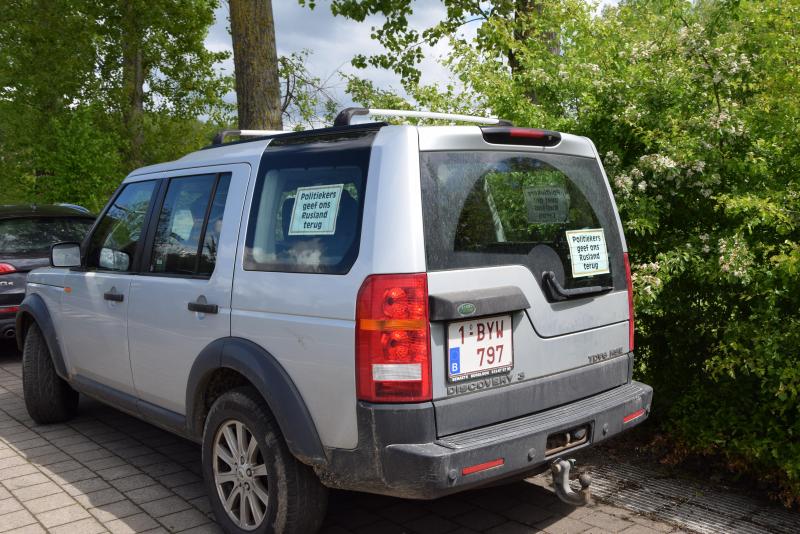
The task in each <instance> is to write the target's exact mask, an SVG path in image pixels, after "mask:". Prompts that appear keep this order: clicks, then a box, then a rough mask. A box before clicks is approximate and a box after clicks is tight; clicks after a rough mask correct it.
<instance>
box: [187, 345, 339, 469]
mask: <svg viewBox="0 0 800 534" xmlns="http://www.w3.org/2000/svg"><path fill="white" fill-rule="evenodd" d="M247 384H249V385H252V386H253V387H254V388H255V389H256V390H257V391H258V392H259V394H260V395H261V397H262V398H263V399H264V401H265V402H266V403H267V407H268V408H269V410H270V411H271V412H272V414H273V416H274V417H275V420H276V421H277V423H278V427H279V428H280V429H281V433H282V434H283V437H284V439H285V440H286V445H287V446H288V447H289V450H290V451H291V452H292V454H293V455H294V456H295V457H296V458H297V459H298V460H300V461H301V462H303V463H305V464H307V465H311V466H322V465H325V464H327V457H326V455H325V449H324V448H323V446H322V442H321V440H320V438H319V434H318V433H317V428H316V425H314V421H313V419H312V418H311V413H310V412H309V411H308V408H307V406H306V404H305V402H304V401H303V398H302V396H301V395H300V392H299V391H298V389H297V387H296V386H295V384H294V382H293V381H292V379H291V377H290V376H289V374H288V373H287V372H286V370H285V369H284V368H283V366H281V364H280V363H279V362H278V360H277V359H276V358H275V357H274V356H273V355H272V354H270V353H269V352H268V351H267V350H265V349H264V348H263V347H261V346H259V345H257V344H255V343H253V342H252V341H248V340H246V339H243V338H236V337H227V338H221V339H217V340H216V341H213V342H212V343H210V344H209V345H208V346H206V348H205V349H203V351H202V352H201V353H200V354H199V355H198V357H197V358H196V360H195V362H194V364H193V365H192V369H191V371H190V373H189V380H188V384H187V388H186V428H187V431H188V434H189V436H191V437H192V438H194V439H202V434H203V426H204V424H205V418H206V415H207V414H208V410H209V409H210V407H211V404H212V403H213V400H214V399H216V397H217V396H219V394H221V393H223V392H224V391H228V390H230V389H232V388H234V387H237V386H241V385H247ZM209 394H210V396H209Z"/></svg>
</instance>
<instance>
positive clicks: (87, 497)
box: [0, 346, 800, 534]
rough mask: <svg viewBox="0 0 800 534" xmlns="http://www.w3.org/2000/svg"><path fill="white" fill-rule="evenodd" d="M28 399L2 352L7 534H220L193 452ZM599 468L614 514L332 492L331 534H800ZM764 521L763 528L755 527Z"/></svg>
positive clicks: (110, 413)
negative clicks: (57, 414)
mask: <svg viewBox="0 0 800 534" xmlns="http://www.w3.org/2000/svg"><path fill="white" fill-rule="evenodd" d="M21 395H22V383H21V368H20V361H19V356H18V355H16V354H13V352H12V351H11V350H9V348H8V347H1V346H0V532H13V533H23V532H26V533H27V532H31V533H35V532H54V533H61V532H76V533H80V534H93V533H100V532H114V533H123V532H167V531H169V532H184V531H185V532H198V533H202V532H219V529H218V527H217V526H216V525H215V524H214V522H213V516H212V515H211V514H210V512H209V504H208V498H207V496H206V493H205V488H204V486H203V484H202V481H201V475H200V449H199V447H198V446H197V445H195V444H193V443H190V442H188V441H185V440H182V439H180V438H177V437H175V436H173V435H171V434H169V433H166V432H164V431H162V430H159V429H157V428H155V427H153V426H150V425H148V424H146V423H143V422H141V421H139V420H137V419H135V418H132V417H129V416H127V415H124V414H122V413H120V412H118V411H116V410H114V409H112V408H109V407H106V406H104V405H102V404H100V403H97V402H93V401H86V400H82V403H81V411H80V416H79V417H78V418H76V419H75V420H73V421H71V422H70V423H69V424H62V425H50V426H37V425H35V424H34V423H33V421H31V420H30V418H28V415H27V413H26V411H25V406H24V402H23V400H22V397H21ZM593 467H594V468H595V469H596V471H597V473H595V480H596V482H595V484H597V486H596V487H597V494H598V495H600V496H601V498H602V500H603V501H605V502H606V503H614V505H611V504H604V503H602V502H601V503H599V504H597V505H596V506H593V507H584V508H577V509H576V508H571V507H569V506H566V505H564V504H563V503H561V502H560V501H558V500H557V499H556V498H555V496H554V495H553V493H552V492H551V491H550V490H549V489H547V488H545V487H543V486H545V485H546V480H545V478H544V477H539V478H536V479H532V480H531V481H530V482H521V483H517V484H513V485H510V486H504V487H498V488H491V489H485V490H479V491H472V492H468V493H464V494H461V495H458V496H454V497H449V498H446V499H440V500H438V501H433V502H414V501H404V500H400V499H392V498H386V497H378V496H372V495H365V494H358V493H347V492H334V493H333V494H332V496H331V502H330V506H329V512H328V517H327V519H326V524H325V527H324V529H323V532H326V533H328V534H346V533H373V532H374V533H381V534H382V533H387V534H393V533H403V532H408V533H422V534H425V533H440V532H441V533H444V532H452V533H474V532H488V533H492V534H504V533H505V534H517V533H530V532H541V531H544V532H548V533H551V534H558V533H578V532H586V533H591V534H595V533H603V532H625V533H628V534H638V533H655V532H680V531H681V528H682V529H683V530H684V531H699V532H739V531H741V532H754V533H755V532H800V521H798V518H797V516H796V515H795V514H789V513H788V512H785V513H783V512H781V511H780V510H778V511H776V514H777V515H776V514H773V513H766V512H765V511H764V509H763V507H761V505H760V504H757V505H752V503H748V506H744V505H743V504H742V503H739V504H738V505H735V506H734V509H731V510H730V511H731V513H733V515H730V516H726V515H725V511H724V507H723V509H719V506H717V510H716V511H714V509H711V508H708V507H706V508H702V507H701V508H691V506H690V505H691V504H692V503H694V502H695V500H696V499H693V498H692V497H696V496H697V495H698V493H697V491H696V490H692V491H691V492H687V490H686V486H685V485H683V484H682V483H678V484H677V485H673V486H670V485H669V483H668V482H665V481H662V482H661V487H662V490H659V491H657V492H655V493H651V494H648V493H646V492H645V493H642V492H632V488H634V489H635V484H636V481H639V482H641V483H643V482H644V478H646V474H645V475H643V474H642V472H639V471H636V470H635V469H633V468H630V469H632V471H631V472H630V473H623V474H620V472H619V471H618V470H612V469H610V468H609V467H608V466H603V465H602V462H599V463H598V464H597V465H595V466H593ZM604 470H605V471H604ZM598 474H599V476H598ZM615 477H617V478H615ZM623 478H624V480H625V481H630V480H632V481H633V486H632V485H631V484H625V485H624V484H622V479H623ZM626 491H627V492H628V493H627V494H626V493H625V492H626ZM670 492H672V493H670ZM684 494H686V495H688V496H689V497H690V498H685V499H684V498H682V497H681V496H682V495H684ZM700 494H702V491H701V492H700ZM654 499H655V500H654ZM658 499H660V500H658ZM670 499H672V500H670ZM715 502H716V501H715ZM721 502H722V504H723V505H724V504H725V500H724V499H722V501H721ZM648 503H649V504H648ZM743 506H744V508H743ZM687 507H688V508H687ZM698 510H699V511H698ZM737 511H738V515H737V514H736V513H734V512H737ZM743 511H747V515H746V517H745V519H746V520H742V521H739V519H738V518H739V516H740V515H741V514H742V512H743ZM767 512H769V510H767ZM706 513H708V514H709V515H708V518H709V519H708V521H707V520H706ZM759 513H760V514H762V515H763V516H764V517H765V518H767V519H768V520H765V521H766V523H765V522H763V521H762V522H761V523H758V522H757V521H756V522H754V521H751V520H749V519H747V518H748V517H750V516H751V515H752V516H754V517H758V514H759ZM669 514H672V515H669ZM781 514H783V515H781ZM776 517H777V518H778V519H775V518H776ZM770 521H771V523H770Z"/></svg>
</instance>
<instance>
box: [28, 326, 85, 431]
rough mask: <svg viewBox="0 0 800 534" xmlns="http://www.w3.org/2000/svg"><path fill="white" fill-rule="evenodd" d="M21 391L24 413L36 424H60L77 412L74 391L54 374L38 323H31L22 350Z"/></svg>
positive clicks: (76, 394)
mask: <svg viewBox="0 0 800 534" xmlns="http://www.w3.org/2000/svg"><path fill="white" fill-rule="evenodd" d="M22 391H23V394H24V397H25V407H26V408H27V409H28V415H30V416H31V418H32V419H33V420H34V421H36V422H37V423H38V424H40V425H46V424H50V423H63V422H64V421H68V420H70V419H72V418H73V417H75V414H76V413H78V392H77V391H75V390H74V389H72V388H71V387H70V386H69V384H67V382H66V381H64V380H63V379H62V378H61V377H60V376H58V375H57V374H56V368H55V366H54V365H53V358H52V357H51V356H50V350H49V349H48V348H47V342H45V340H44V336H43V335H42V331H41V330H40V329H39V325H37V324H36V323H33V324H31V325H30V327H28V331H27V332H26V335H25V346H24V348H23V350H22Z"/></svg>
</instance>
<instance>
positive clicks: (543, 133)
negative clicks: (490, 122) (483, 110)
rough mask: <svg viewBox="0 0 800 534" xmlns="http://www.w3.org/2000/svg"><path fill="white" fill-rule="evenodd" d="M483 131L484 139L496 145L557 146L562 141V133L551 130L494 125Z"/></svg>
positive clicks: (482, 129)
mask: <svg viewBox="0 0 800 534" xmlns="http://www.w3.org/2000/svg"><path fill="white" fill-rule="evenodd" d="M481 131H482V132H483V139H484V140H485V141H486V142H487V143H492V144H495V145H530V146H555V145H557V144H558V143H560V142H561V134H560V133H558V132H553V131H550V130H537V129H534V128H516V127H511V128H509V127H506V126H492V127H488V128H481Z"/></svg>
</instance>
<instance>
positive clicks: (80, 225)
mask: <svg viewBox="0 0 800 534" xmlns="http://www.w3.org/2000/svg"><path fill="white" fill-rule="evenodd" d="M93 222H94V221H93V220H91V219H85V218H73V217H41V218H32V219H4V220H0V254H16V255H20V254H38V253H47V252H48V251H49V250H50V246H51V245H53V244H55V243H58V242H61V241H82V240H83V237H84V236H85V235H86V232H88V231H89V228H91V226H92V223H93Z"/></svg>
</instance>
